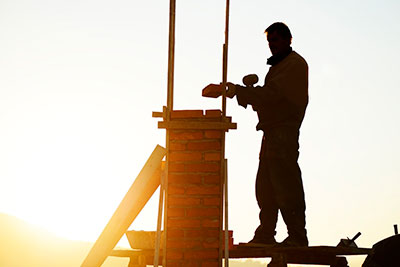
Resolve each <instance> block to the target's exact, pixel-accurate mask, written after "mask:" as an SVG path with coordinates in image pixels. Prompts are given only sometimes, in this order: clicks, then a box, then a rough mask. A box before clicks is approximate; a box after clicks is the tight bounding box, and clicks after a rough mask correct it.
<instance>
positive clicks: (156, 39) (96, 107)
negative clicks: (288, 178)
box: [0, 0, 400, 267]
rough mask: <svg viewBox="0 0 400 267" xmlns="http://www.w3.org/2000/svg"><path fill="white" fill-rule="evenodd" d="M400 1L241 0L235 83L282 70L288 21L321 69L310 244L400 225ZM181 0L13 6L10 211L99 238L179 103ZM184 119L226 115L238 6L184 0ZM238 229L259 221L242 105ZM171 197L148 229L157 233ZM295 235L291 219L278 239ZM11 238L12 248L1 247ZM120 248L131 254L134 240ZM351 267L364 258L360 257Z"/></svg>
mask: <svg viewBox="0 0 400 267" xmlns="http://www.w3.org/2000/svg"><path fill="white" fill-rule="evenodd" d="M398 10H400V3H399V2H398V1H394V0H393V1H391V0H386V1H378V0H364V1H361V0H360V1H358V0H346V1H344V0H336V1H333V0H332V1H329V0H326V1H317V0H308V1H295V0H293V1H289V0H282V1H278V2H276V1H275V2H274V1H261V0H251V1H234V0H232V1H231V20H230V22H231V23H230V39H229V45H230V46H229V62H228V80H229V81H232V82H236V83H240V82H241V79H242V77H243V76H244V75H246V74H248V73H256V74H258V75H259V77H260V80H263V77H264V75H265V74H266V72H267V71H268V66H267V65H266V64H265V62H266V60H267V58H268V57H269V56H270V52H269V49H268V46H267V42H266V39H265V36H264V34H263V32H264V29H265V28H266V27H267V26H269V25H270V24H271V23H273V22H275V21H283V22H285V23H286V24H287V25H288V26H289V27H290V29H291V31H292V34H293V44H292V46H293V48H294V50H295V51H297V52H299V53H300V54H301V55H302V56H303V57H304V58H305V59H306V60H307V61H308V64H309V73H310V77H309V78H310V86H309V93H310V103H309V107H308V110H307V114H306V117H305V120H304V123H303V126H302V129H301V137H300V142H301V148H300V164H301V167H302V171H303V181H304V186H305V191H306V203H307V229H308V233H309V240H310V245H333V246H335V245H336V244H337V243H338V242H339V240H340V238H345V237H347V236H348V237H352V236H353V235H355V234H356V233H357V232H358V231H360V232H362V235H361V237H360V238H359V239H358V240H357V244H358V245H359V246H362V247H371V246H372V245H373V244H374V243H375V242H377V241H378V240H381V239H383V238H386V237H388V236H390V235H392V234H393V224H396V223H397V224H398V223H400V212H399V210H400V206H399V205H400V196H399V194H398V188H399V187H400V179H399V171H400V164H399V163H400V162H399V161H400V160H399V156H398V153H399V152H398V151H399V149H400V141H399V138H398V137H399V136H400V127H399V116H400V107H399V105H398V101H399V99H400V93H399V84H400V75H398V72H399V69H400V68H399V67H400V55H399V53H398V47H399V46H400V39H399V38H400V37H399V36H400V28H399V25H400V17H399V16H398V14H397V13H398ZM168 15H169V1H167V0H163V1H160V0H155V1H123V0H116V1H103V0H97V1H94V0H80V1H61V0H52V1H45V0H35V1H33V0H31V1H29V0H13V1H11V0H0V212H1V213H5V214H9V215H13V216H16V217H18V218H21V219H23V220H25V221H27V222H29V223H33V224H36V225H39V226H41V227H43V228H44V229H46V230H47V231H49V232H51V233H53V234H55V235H57V236H58V237H62V238H68V239H70V240H80V241H86V242H94V241H95V240H96V239H97V237H98V236H99V234H100V232H101V231H102V229H103V228H104V226H105V225H106V223H107V222H108V220H109V218H110V217H111V215H112V213H113V212H114V210H115V209H116V207H117V205H118V204H119V202H120V201H121V199H122V198H123V196H124V194H125V193H126V191H127V190H128V188H129V187H130V185H131V184H132V182H133V180H134V179H135V177H136V175H137V174H138V173H139V171H140V169H141V168H142V166H143V165H144V163H145V162H146V160H147V158H148V156H149V155H150V153H151V152H152V150H153V149H154V147H155V146H156V144H160V145H164V144H165V130H159V129H157V119H154V118H151V112H152V111H161V110H162V106H163V105H166V84H167V81H166V80H167V58H168V55H167V49H168ZM176 16H177V17H176V61H175V95H174V108H175V109H219V108H221V101H220V99H217V100H215V99H207V98H202V97H201V89H202V88H203V87H204V86H205V85H207V84H208V83H210V82H213V83H218V82H220V81H221V79H222V73H221V72H222V44H223V41H224V16H225V1H222V0H221V1H220V0H218V1H217V0H212V1H211V0H204V1H189V0H187V1H179V0H178V1H177V13H176ZM227 114H228V115H229V116H232V117H233V121H234V122H237V123H238V129H237V130H233V131H230V132H229V133H228V134H227V139H226V146H227V148H226V157H227V158H228V164H229V170H228V174H229V225H230V229H233V230H234V239H235V243H238V242H246V241H248V240H250V239H251V238H252V235H253V231H254V229H255V228H256V227H257V225H258V207H257V204H256V201H255V196H254V181H255V174H256V171H257V165H258V152H259V145H260V139H261V133H260V132H256V131H255V125H256V123H257V118H256V114H255V113H254V112H253V111H252V110H251V109H248V110H245V109H243V108H241V107H239V106H237V104H236V100H233V101H230V102H229V103H228V106H227ZM157 198H158V195H157V194H155V196H154V197H153V199H151V201H150V202H149V204H148V205H147V206H146V208H145V210H143V212H142V213H141V214H140V215H139V217H138V218H137V220H136V221H135V222H134V223H133V225H132V228H133V229H136V230H155V228H156V219H157V204H158V199H157ZM285 236H286V229H285V226H284V224H283V223H282V222H281V221H280V222H279V226H278V235H277V239H278V240H282V239H283V238H285ZM0 242H3V243H4V242H6V243H7V242H10V240H7V239H5V238H4V237H0ZM120 245H127V242H126V240H125V239H123V240H122V241H121V243H120ZM349 260H350V262H351V264H350V265H351V267H353V266H360V262H361V260H360V259H349Z"/></svg>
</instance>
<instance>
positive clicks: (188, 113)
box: [171, 110, 203, 119]
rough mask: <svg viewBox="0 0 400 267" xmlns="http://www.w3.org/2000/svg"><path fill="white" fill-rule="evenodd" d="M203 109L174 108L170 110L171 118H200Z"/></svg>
mask: <svg viewBox="0 0 400 267" xmlns="http://www.w3.org/2000/svg"><path fill="white" fill-rule="evenodd" d="M202 117H203V110H174V111H172V112H171V119H182V118H202Z"/></svg>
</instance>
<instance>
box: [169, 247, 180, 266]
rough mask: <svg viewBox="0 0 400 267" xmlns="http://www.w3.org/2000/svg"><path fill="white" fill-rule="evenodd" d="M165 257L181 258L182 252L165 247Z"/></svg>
mask: <svg viewBox="0 0 400 267" xmlns="http://www.w3.org/2000/svg"><path fill="white" fill-rule="evenodd" d="M167 259H171V260H180V259H183V252H181V251H174V250H168V249H167ZM168 266H170V265H168Z"/></svg>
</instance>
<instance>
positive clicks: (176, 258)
mask: <svg viewBox="0 0 400 267" xmlns="http://www.w3.org/2000/svg"><path fill="white" fill-rule="evenodd" d="M203 113H204V112H203V110H178V111H173V112H172V113H171V120H170V121H162V122H159V128H166V129H168V130H169V134H168V136H169V137H168V140H169V154H168V193H167V196H166V197H167V200H166V201H167V202H166V203H167V210H166V213H167V224H166V239H167V240H166V249H167V252H166V259H167V267H186V266H191V267H219V266H221V261H220V260H219V256H220V254H219V253H220V244H223V243H221V242H220V241H221V240H220V238H221V235H220V233H221V230H222V218H223V217H222V207H223V206H222V204H223V203H222V190H223V179H224V177H223V176H224V172H223V165H222V163H223V159H222V158H221V157H222V153H221V152H222V149H224V144H223V142H224V140H225V139H224V134H225V132H226V131H228V130H229V129H235V128H236V124H235V123H232V122H231V120H230V118H223V117H222V115H221V111H220V110H207V111H205V114H203Z"/></svg>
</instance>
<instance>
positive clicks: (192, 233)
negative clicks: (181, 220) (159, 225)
mask: <svg viewBox="0 0 400 267" xmlns="http://www.w3.org/2000/svg"><path fill="white" fill-rule="evenodd" d="M185 237H186V238H198V239H204V238H209V237H215V238H219V230H218V229H200V230H199V229H188V230H185Z"/></svg>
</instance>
